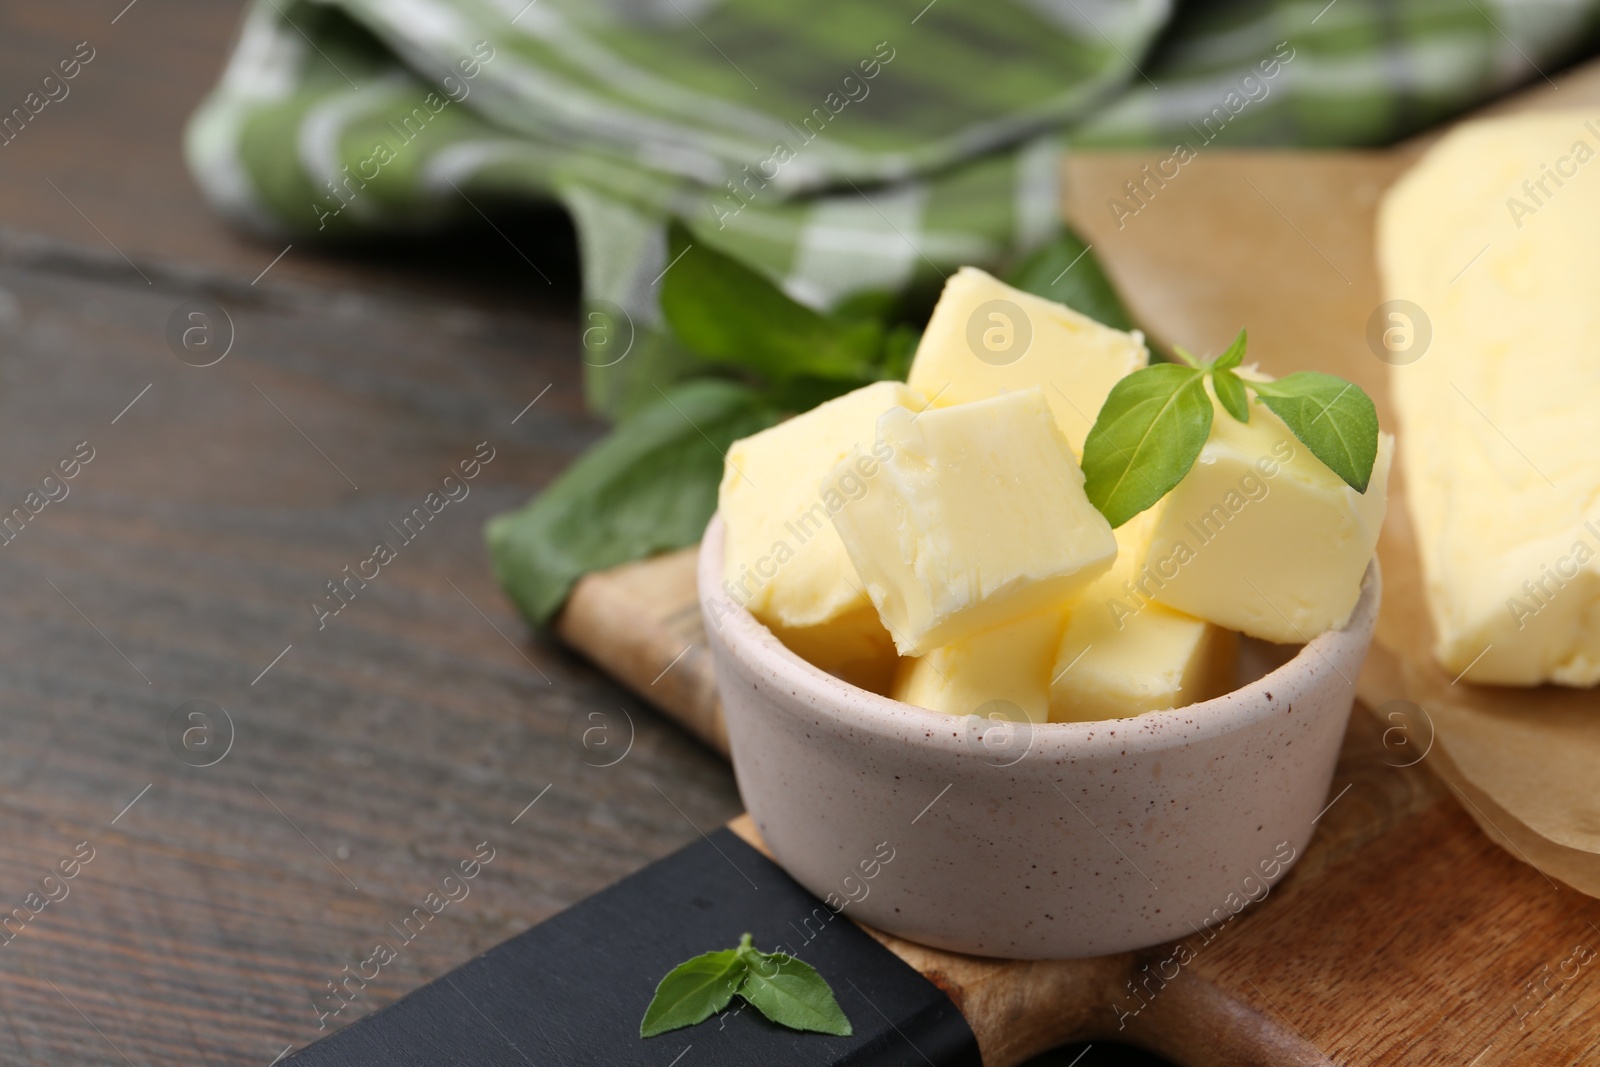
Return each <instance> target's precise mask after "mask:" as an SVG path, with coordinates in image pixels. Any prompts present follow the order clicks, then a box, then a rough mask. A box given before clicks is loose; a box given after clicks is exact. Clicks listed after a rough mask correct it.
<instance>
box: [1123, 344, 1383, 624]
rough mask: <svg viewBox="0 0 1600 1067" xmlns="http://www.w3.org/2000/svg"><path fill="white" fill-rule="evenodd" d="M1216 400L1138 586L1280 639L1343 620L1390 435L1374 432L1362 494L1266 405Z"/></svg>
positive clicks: (1367, 551)
mask: <svg viewBox="0 0 1600 1067" xmlns="http://www.w3.org/2000/svg"><path fill="white" fill-rule="evenodd" d="M1241 374H1242V375H1243V376H1245V377H1250V376H1252V375H1254V376H1256V377H1263V376H1262V375H1258V374H1255V372H1254V370H1253V369H1246V370H1244V371H1241ZM1206 388H1207V389H1208V390H1209V389H1210V388H1211V383H1210V382H1209V381H1207V383H1206ZM1212 406H1213V408H1214V412H1213V417H1212V422H1211V436H1210V438H1209V439H1208V440H1207V441H1206V443H1205V447H1204V448H1202V449H1201V451H1200V458H1199V459H1198V460H1196V462H1195V465H1194V467H1193V469H1191V470H1190V471H1189V473H1188V474H1187V475H1185V476H1184V479H1183V481H1181V482H1179V483H1178V484H1177V486H1176V487H1175V488H1174V489H1173V490H1172V492H1171V493H1169V494H1168V495H1167V497H1166V499H1165V501H1164V502H1163V505H1162V508H1161V514H1160V517H1159V518H1158V519H1157V521H1156V529H1155V533H1154V534H1153V535H1152V537H1151V541H1150V549H1149V552H1148V555H1147V556H1146V559H1145V562H1144V564H1143V566H1141V567H1140V568H1139V575H1138V577H1137V578H1136V579H1135V582H1134V584H1135V585H1136V586H1137V588H1138V593H1139V597H1140V598H1141V599H1144V598H1150V599H1154V600H1156V601H1157V602H1159V603H1162V604H1165V605H1167V606H1168V607H1170V608H1176V609H1177V610H1178V611H1182V612H1186V613H1188V614H1190V615H1194V616H1196V617H1198V618H1201V619H1204V620H1206V621H1207V622H1211V623H1215V624H1216V625H1218V626H1221V627H1223V628H1224V629H1228V630H1237V631H1239V632H1240V633H1244V634H1249V635H1250V636H1251V637H1259V638H1261V639H1262V640H1266V641H1276V642H1279V643H1283V644H1303V643H1304V642H1306V641H1309V640H1311V638H1313V637H1315V636H1316V635H1317V634H1320V633H1322V632H1323V631H1324V630H1330V629H1337V628H1339V627H1341V626H1343V625H1344V624H1345V623H1346V622H1348V621H1349V620H1350V613H1351V611H1353V610H1354V609H1355V606H1356V601H1357V600H1358V599H1359V598H1360V596H1361V577H1362V575H1363V574H1365V573H1366V569H1367V564H1368V563H1370V562H1371V560H1372V556H1373V551H1374V550H1375V549H1376V547H1377V544H1378V528H1379V527H1380V526H1382V525H1383V515H1384V510H1385V507H1386V505H1387V501H1388V491H1389V489H1388V486H1389V464H1390V461H1391V459H1392V458H1393V455H1394V438H1393V437H1392V436H1391V435H1389V434H1380V435H1379V438H1378V457H1377V462H1376V463H1375V464H1374V466H1373V469H1372V480H1371V481H1370V482H1369V483H1368V485H1367V491H1366V492H1365V493H1358V492H1356V491H1355V490H1354V489H1351V488H1350V487H1349V486H1348V485H1346V484H1345V483H1344V481H1343V480H1342V479H1340V477H1339V476H1338V475H1337V474H1334V473H1333V471H1331V470H1329V469H1328V468H1327V467H1326V466H1324V465H1323V464H1322V461H1321V460H1319V459H1317V458H1316V457H1315V456H1313V455H1312V454H1311V452H1310V450H1309V449H1307V448H1306V446H1305V445H1303V444H1301V443H1300V442H1299V440H1297V439H1296V438H1295V436H1294V434H1293V433H1291V432H1290V431H1289V428H1288V427H1287V426H1285V425H1284V424H1283V420H1282V419H1280V418H1278V416H1276V415H1274V414H1273V413H1272V412H1270V411H1268V410H1267V409H1266V407H1265V406H1263V405H1262V404H1260V403H1257V402H1254V401H1252V402H1251V404H1250V422H1249V424H1248V425H1246V424H1244V423H1240V422H1239V421H1237V420H1236V419H1234V417H1233V416H1232V415H1229V414H1228V413H1227V412H1226V411H1224V410H1223V408H1222V406H1221V405H1220V404H1217V403H1216V399H1215V397H1214V396H1213V398H1212Z"/></svg>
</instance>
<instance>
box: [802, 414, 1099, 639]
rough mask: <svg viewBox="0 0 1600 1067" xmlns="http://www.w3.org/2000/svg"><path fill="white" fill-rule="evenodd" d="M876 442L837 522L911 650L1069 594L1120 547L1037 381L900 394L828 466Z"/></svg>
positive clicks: (843, 466)
mask: <svg viewBox="0 0 1600 1067" xmlns="http://www.w3.org/2000/svg"><path fill="white" fill-rule="evenodd" d="M869 455H871V456H875V457H877V458H879V459H880V460H881V470H880V471H879V472H878V474H877V476H876V477H875V478H873V479H872V480H871V481H870V483H869V484H868V485H867V488H866V490H865V491H864V492H863V493H861V494H860V495H859V496H857V497H855V498H854V499H848V500H845V501H844V504H843V506H842V507H841V508H840V509H839V510H838V511H836V512H835V513H834V515H833V524H834V527H835V529H837V530H838V532H839V538H840V540H841V541H842V542H843V543H844V547H845V550H846V552H848V553H849V556H850V560H851V561H852V562H853V563H854V564H855V569H856V572H857V573H858V574H859V575H860V576H861V579H862V581H863V582H864V583H865V586H866V591H867V594H868V595H869V596H870V597H871V598H872V602H873V604H875V605H876V606H877V609H878V615H879V617H880V618H881V619H882V620H883V622H884V624H885V625H886V626H887V627H888V629H889V633H890V634H891V636H892V637H893V638H894V643H895V647H896V648H897V649H898V650H899V652H900V654H901V655H902V656H920V655H923V654H925V653H927V652H929V651H931V650H933V649H935V648H938V647H939V646H940V645H946V644H949V643H950V642H952V641H958V640H961V639H962V638H964V637H969V636H971V635H973V634H976V633H978V632H979V631H981V630H985V629H987V628H989V627H991V626H997V625H999V624H1001V623H1004V622H1011V621H1013V620H1016V619H1019V618H1021V617H1023V616H1025V615H1030V614H1032V613H1034V612H1036V611H1041V610H1043V609H1045V608H1047V607H1051V606H1054V605H1059V604H1062V603H1064V602H1066V601H1067V600H1068V599H1069V598H1070V597H1071V596H1072V595H1073V594H1074V593H1076V592H1077V591H1078V590H1079V589H1082V588H1083V587H1084V586H1086V585H1088V584H1089V582H1091V581H1093V580H1094V579H1095V578H1097V577H1098V576H1099V575H1100V574H1101V573H1103V572H1104V571H1105V570H1106V569H1108V568H1109V567H1110V566H1111V561H1112V558H1113V557H1114V556H1115V555H1116V551H1117V542H1116V539H1115V538H1114V537H1113V536H1112V533H1111V527H1110V525H1109V524H1108V523H1107V522H1106V520H1105V518H1104V517H1103V516H1102V515H1101V514H1100V513H1099V512H1098V511H1096V510H1095V508H1094V505H1092V504H1090V503H1089V498H1088V497H1087V496H1085V495H1084V491H1083V472H1082V471H1081V470H1080V469H1079V467H1078V463H1077V460H1076V459H1075V458H1074V457H1073V454H1072V452H1071V450H1070V449H1069V448H1068V447H1067V442H1066V439H1065V438H1064V437H1062V435H1061V431H1060V430H1059V429H1058V428H1057V427H1056V423H1055V420H1054V417H1053V416H1052V415H1051V412H1050V406H1049V404H1048V403H1046V401H1045V398H1044V394H1043V393H1042V392H1041V391H1040V390H1039V389H1038V388H1037V387H1034V388H1031V389H1025V390H1021V391H1018V392H1008V393H1002V394H1001V395H999V396H997V397H994V398H992V399H988V400H978V401H974V402H972V403H969V404H958V405H956V406H954V407H944V408H928V409H927V410H925V411H922V412H921V413H918V412H914V411H911V410H909V409H907V408H904V407H899V408H892V409H890V410H889V411H888V412H887V413H886V414H884V415H883V416H882V417H880V418H879V420H878V435H877V440H876V441H875V442H874V443H873V444H872V445H870V446H864V447H858V448H857V449H856V451H855V452H854V453H852V454H851V455H850V456H847V457H845V459H844V460H842V461H841V462H840V463H839V465H838V466H837V467H836V468H835V469H834V473H833V474H832V475H830V478H832V479H834V480H837V479H839V478H841V477H843V476H844V475H846V474H848V473H849V472H851V471H854V470H856V469H857V465H858V464H859V463H860V462H861V460H862V459H863V458H864V457H866V456H869Z"/></svg>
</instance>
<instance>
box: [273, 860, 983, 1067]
mask: <svg viewBox="0 0 1600 1067" xmlns="http://www.w3.org/2000/svg"><path fill="white" fill-rule="evenodd" d="M747 931H748V932H749V933H751V934H752V935H754V938H755V944H756V947H758V948H760V949H763V950H765V951H778V950H781V951H787V952H791V953H793V954H794V955H796V956H798V957H800V958H801V959H803V960H805V961H806V962H807V963H810V964H811V965H812V966H813V967H815V968H817V970H818V971H820V972H821V973H822V975H823V977H824V978H826V979H827V980H828V982H829V983H830V984H831V985H832V986H833V989H834V992H835V994H836V995H837V996H838V999H839V1004H840V1006H841V1007H842V1008H843V1009H844V1011H845V1014H846V1015H848V1016H849V1018H850V1021H851V1023H852V1025H853V1026H854V1028H855V1034H854V1035H853V1036H851V1037H846V1038H840V1037H830V1036H826V1035H822V1034H801V1033H796V1032H794V1031H791V1030H787V1029H784V1028H783V1027H780V1026H778V1025H776V1024H774V1023H770V1022H768V1021H767V1020H766V1019H764V1018H762V1017H761V1016H760V1015H759V1014H758V1013H757V1012H756V1011H755V1010H754V1009H753V1008H749V1007H745V1008H744V1009H743V1010H742V1011H741V1010H735V1009H737V1007H738V1006H739V1005H740V1004H742V1001H739V1000H738V999H737V998H736V999H735V1001H734V1005H733V1007H731V1008H730V1010H729V1011H728V1012H727V1013H724V1015H722V1016H720V1017H716V1016H714V1017H712V1018H711V1019H710V1020H708V1021H706V1022H704V1023H702V1024H700V1025H699V1026H696V1027H692V1028H689V1029H685V1030H679V1031H675V1032H673V1033H669V1034H664V1035H661V1036H659V1037H655V1038H651V1039H649V1040H641V1039H640V1037H639V1018H640V1016H642V1015H643V1014H644V1009H645V1006H646V1005H647V1004H648V1003H649V1002H650V997H651V995H652V994H653V993H654V991H655V986H656V983H657V982H658V981H660V979H661V976H662V975H664V974H666V973H667V971H669V970H671V969H672V968H673V967H674V966H676V965H677V964H679V963H681V962H683V961H684V960H686V959H688V958H689V957H690V956H695V955H698V954H699V953H702V952H708V951H710V950H712V949H720V948H730V947H732V946H733V945H734V944H736V943H737V942H738V940H739V935H740V934H742V933H745V932H747ZM284 1062H285V1063H286V1064H291V1065H293V1067H443V1065H446V1064H460V1065H469V1064H470V1065H472V1067H501V1065H504V1067H530V1065H536V1067H544V1065H546V1064H560V1065H563V1067H564V1065H567V1064H606V1065H626V1064H641V1065H642V1064H649V1065H653V1067H723V1065H727V1067H734V1065H740V1067H748V1065H749V1064H760V1065H761V1067H789V1065H800V1064H806V1065H815V1064H850V1065H863V1067H865V1065H868V1064H870V1065H872V1067H902V1065H903V1067H917V1065H931V1067H979V1065H980V1063H981V1060H980V1059H979V1056H978V1048H977V1043H976V1041H975V1040H974V1039H973V1036H972V1031H971V1030H969V1029H968V1028H967V1024H966V1021H965V1020H964V1019H963V1018H962V1017H961V1014H960V1013H959V1012H958V1011H957V1010H956V1008H955V1005H953V1004H952V1003H951V1002H950V999H949V998H948V997H946V996H945V995H944V993H942V992H941V991H940V990H939V989H938V988H937V987H935V986H934V985H933V984H932V983H931V982H929V981H928V980H927V979H925V978H923V977H922V976H921V975H920V974H918V973H917V972H916V971H915V970H913V969H912V968H911V967H909V966H907V965H906V964H905V963H904V962H903V961H902V960H901V959H900V958H899V957H898V956H896V955H894V954H893V953H891V952H890V951H889V950H887V949H885V948H884V947H883V946H882V945H880V944H878V942H876V941H874V940H873V939H872V938H871V937H869V936H868V935H867V934H865V933H863V932H862V931H861V929H860V928H859V927H857V926H856V925H855V924H854V923H852V922H849V921H847V920H846V919H845V918H844V916H843V915H840V916H834V915H832V913H831V912H830V911H829V909H828V908H826V907H825V906H824V905H823V904H822V902H821V901H819V900H817V899H816V898H815V897H813V896H812V895H811V894H810V893H808V892H806V890H804V889H803V888H801V887H800V885H799V884H798V883H796V882H795V881H794V880H793V879H791V878H790V877H789V876H788V875H787V874H785V873H784V871H783V869H782V868H780V867H778V866H777V865H776V864H774V863H773V862H772V861H771V860H768V859H767V858H766V857H765V856H763V855H762V854H761V853H759V852H757V851H756V850H755V849H753V848H751V847H750V846H749V845H747V844H745V842H744V841H742V840H740V839H739V838H738V837H737V836H736V835H734V834H733V833H732V832H731V831H729V830H719V831H717V832H716V833H714V834H712V835H710V836H709V837H706V838H704V839H703V840H701V841H700V842H698V843H697V844H693V845H690V846H689V847H687V848H685V849H683V850H681V851H679V852H676V853H674V854H672V855H671V856H668V857H667V858H666V859H663V860H660V861H658V862H656V863H653V864H651V865H650V866H649V867H646V868H645V869H644V870H642V871H640V872H639V873H637V874H635V875H633V876H631V877H629V878H626V879H624V880H623V881H621V882H619V883H617V884H616V885H614V886H612V887H611V888H609V889H606V890H603V891H601V892H600V893H597V894H595V895H594V896H593V897H590V898H589V899H588V900H585V901H583V902H582V903H580V904H577V905H575V906H574V907H572V908H569V909H568V910H566V911H564V912H562V913H560V914H559V915H556V916H555V917H553V918H551V919H548V920H546V921H545V922H543V923H540V924H539V925H538V926H535V927H533V928H531V929H529V930H528V931H526V932H525V933H522V934H519V935H517V936H516V937H514V938H512V939H511V940H509V941H507V942H505V943H503V944H501V945H497V946H496V947H495V948H492V949H490V950H489V951H488V952H485V953H484V954H483V955H481V956H479V957H478V958H477V959H474V960H472V961H470V962H468V963H466V964H464V965H462V966H461V967H459V968H457V969H456V970H454V971H451V972H450V973H449V974H446V975H445V976H444V977H442V978H440V979H438V980H437V981H434V982H431V983H429V984H428V985H426V986H423V987H422V988H421V989H418V990H416V991H415V992H413V993H410V994H407V995H406V996H405V997H402V998H401V999H400V1000H398V1001H396V1002H395V1003H394V1004H391V1005H389V1006H388V1007H386V1008H384V1009H382V1010H381V1011H378V1012H375V1013H374V1014H372V1015H370V1016H368V1017H367V1018H365V1019H363V1020H361V1021H360V1022H357V1023H355V1024H353V1025H351V1026H349V1027H347V1028H346V1029H344V1030H341V1031H339V1032H338V1033H336V1034H333V1035H331V1036H329V1037H327V1038H324V1039H323V1040H321V1041H319V1042H317V1043H316V1044H314V1045H312V1046H310V1047H309V1048H306V1049H304V1050H302V1051H301V1052H298V1053H296V1054H295V1055H293V1056H291V1057H289V1058H288V1059H287V1060H285V1061H284Z"/></svg>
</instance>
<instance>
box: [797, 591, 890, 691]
mask: <svg viewBox="0 0 1600 1067" xmlns="http://www.w3.org/2000/svg"><path fill="white" fill-rule="evenodd" d="M860 584H861V583H860V582H859V581H858V582H856V585H857V586H860ZM861 599H862V603H861V605H860V606H859V607H856V608H852V609H851V610H849V611H847V612H844V613H843V614H840V615H836V616H834V617H833V618H831V619H829V620H827V621H826V622H821V623H817V624H815V625H812V626H785V625H783V624H782V623H778V622H774V623H768V624H767V626H768V629H770V630H771V631H772V634H773V636H774V637H776V638H777V639H778V640H779V641H782V642H783V644H784V647H786V648H788V649H789V651H790V652H793V653H794V654H795V655H797V656H799V657H800V658H801V659H803V660H805V661H806V662H807V663H810V664H811V665H812V666H814V667H817V668H820V669H821V670H824V671H827V672H828V673H829V674H831V675H833V676H834V677H835V678H841V679H843V680H844V681H847V682H849V683H850V684H851V685H854V686H859V687H861V688H862V689H866V690H869V691H871V692H874V693H878V694H880V695H883V696H887V695H888V694H889V687H890V685H891V684H892V683H893V681H894V676H895V668H896V667H897V666H898V665H899V663H900V662H901V660H900V657H899V656H897V655H895V651H894V641H893V640H892V639H891V638H890V637H889V631H888V630H885V629H884V628H883V623H882V622H880V621H878V609H877V608H875V607H873V606H872V601H870V600H867V599H866V597H865V596H863V597H862V598H861Z"/></svg>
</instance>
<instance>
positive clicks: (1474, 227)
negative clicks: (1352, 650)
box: [1378, 107, 1600, 686]
mask: <svg viewBox="0 0 1600 1067" xmlns="http://www.w3.org/2000/svg"><path fill="white" fill-rule="evenodd" d="M1597 151H1600V121H1597V120H1596V116H1595V114H1594V110H1593V109H1592V108H1587V107H1586V108H1585V109H1583V110H1572V111H1549V112H1544V111H1541V112H1539V113H1529V114H1518V115H1512V116H1505V117H1499V118H1493V119H1484V120H1481V121H1476V122H1468V123H1463V124H1461V125H1460V126H1457V127H1455V129H1453V130H1452V131H1451V132H1450V133H1449V134H1447V135H1446V136H1444V137H1443V138H1441V139H1440V140H1439V141H1438V143H1437V144H1435V145H1434V146H1433V147H1432V148H1431V149H1429V150H1428V152H1427V154H1426V155H1425V156H1423V158H1422V160H1421V161H1420V162H1419V163H1417V164H1416V165H1415V166H1414V167H1412V168H1411V170H1410V171H1409V172H1408V173H1407V174H1405V175H1404V176H1403V177H1402V178H1401V179H1400V180H1399V181H1397V182H1396V183H1395V184H1394V185H1393V186H1392V187H1391V188H1390V190H1389V192H1388V193H1387V194H1386V195H1385V197H1384V201H1383V205H1382V208H1381V210H1380V211H1379V214H1378V262H1379V265H1380V266H1381V267H1382V268H1383V283H1384V296H1385V297H1388V298H1389V299H1390V303H1388V304H1385V305H1384V308H1385V315H1384V319H1383V326H1384V327H1385V332H1384V333H1383V335H1382V338H1383V341H1384V344H1385V347H1386V348H1388V351H1389V353H1390V356H1389V360H1390V362H1391V365H1390V367H1389V382H1390V395H1391V396H1392V397H1393V400H1394V406H1395V410H1396V412H1397V414H1398V415H1399V418H1400V425H1401V426H1402V427H1403V429H1402V430H1401V439H1402V441H1403V443H1404V447H1403V448H1402V449H1401V464H1402V466H1403V467H1404V469H1405V486H1406V490H1405V496H1406V503H1407V504H1408V505H1409V509H1410V513H1411V523H1412V526H1413V527H1414V529H1415V531H1416V544H1417V549H1418V553H1419V555H1420V557H1421V562H1422V576H1423V579H1424V583H1425V584H1424V592H1425V594H1426V598H1427V606H1428V609H1429V612H1430V614H1431V616H1432V619H1433V631H1434V641H1435V643H1434V655H1435V656H1436V657H1437V658H1438V660H1439V662H1440V663H1441V664H1443V666H1444V669H1445V672H1446V674H1447V676H1449V677H1455V676H1458V675H1459V676H1460V677H1461V680H1462V682H1463V683H1467V682H1478V683H1490V684H1504V685H1538V684H1540V683H1542V682H1555V683H1558V684H1561V685H1571V686H1592V685H1595V684H1596V683H1600V463H1596V462H1595V457H1594V448H1593V440H1594V436H1595V434H1594V427H1595V412H1596V411H1597V410H1600V359H1597V358H1596V337H1597V336H1600V315H1597V309H1600V303H1597V301H1596V299H1595V280H1596V271H1595V248H1596V244H1597V242H1600V197H1597V196H1596V191H1597V187H1596V185H1595V181H1596V178H1597V177H1600V164H1596V165H1595V166H1593V167H1591V166H1589V163H1591V162H1593V161H1594V160H1595V158H1596V155H1597ZM1413 301H1414V303H1413ZM1430 338H1431V343H1430Z"/></svg>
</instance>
